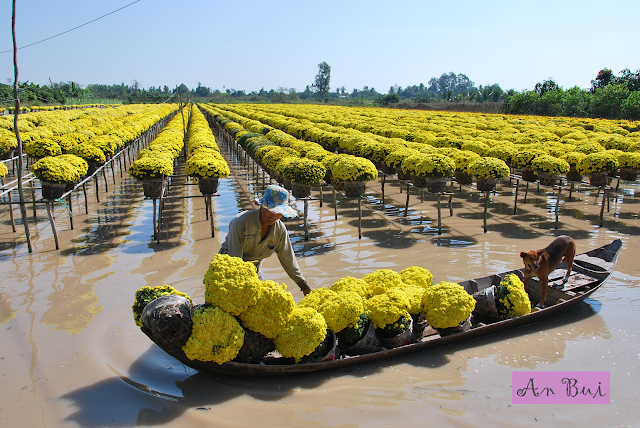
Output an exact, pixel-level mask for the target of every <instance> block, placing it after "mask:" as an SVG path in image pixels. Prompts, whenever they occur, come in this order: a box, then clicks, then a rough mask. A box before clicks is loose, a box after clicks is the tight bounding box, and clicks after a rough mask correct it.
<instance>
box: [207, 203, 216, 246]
mask: <svg viewBox="0 0 640 428" xmlns="http://www.w3.org/2000/svg"><path fill="white" fill-rule="evenodd" d="M207 198H208V199H209V211H208V215H209V220H210V221H211V237H212V238H214V237H215V236H216V227H215V224H214V223H213V195H209V196H207Z"/></svg>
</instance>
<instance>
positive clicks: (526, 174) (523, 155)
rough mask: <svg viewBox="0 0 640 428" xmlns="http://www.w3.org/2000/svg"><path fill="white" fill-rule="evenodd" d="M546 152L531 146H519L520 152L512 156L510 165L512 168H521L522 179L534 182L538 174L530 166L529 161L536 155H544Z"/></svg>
mask: <svg viewBox="0 0 640 428" xmlns="http://www.w3.org/2000/svg"><path fill="white" fill-rule="evenodd" d="M546 154H547V152H546V151H544V150H541V149H535V148H532V147H527V148H521V149H520V152H519V153H518V154H517V155H515V156H514V158H513V163H512V165H513V166H514V168H521V169H522V179H523V180H525V181H531V182H534V181H536V180H537V179H538V175H537V174H536V172H535V170H534V169H533V167H532V166H531V162H532V161H533V160H534V159H535V158H536V157H538V156H542V155H546Z"/></svg>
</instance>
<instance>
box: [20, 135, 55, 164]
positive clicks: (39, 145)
mask: <svg viewBox="0 0 640 428" xmlns="http://www.w3.org/2000/svg"><path fill="white" fill-rule="evenodd" d="M24 151H25V153H26V154H27V156H29V157H31V158H33V159H42V158H44V157H47V156H58V155H61V154H62V149H61V148H60V145H59V144H58V143H56V142H55V141H53V140H52V139H50V138H41V139H39V140H35V141H31V142H29V143H27V144H25V147H24Z"/></svg>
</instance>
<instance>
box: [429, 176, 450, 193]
mask: <svg viewBox="0 0 640 428" xmlns="http://www.w3.org/2000/svg"><path fill="white" fill-rule="evenodd" d="M426 179H427V183H426V187H427V190H428V191H429V192H431V193H442V192H444V190H445V188H446V187H447V177H426Z"/></svg>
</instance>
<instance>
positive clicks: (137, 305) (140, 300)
mask: <svg viewBox="0 0 640 428" xmlns="http://www.w3.org/2000/svg"><path fill="white" fill-rule="evenodd" d="M169 294H175V295H177V296H182V297H185V298H187V299H188V300H189V302H191V303H193V301H192V300H191V298H190V297H189V296H187V295H186V294H184V293H181V292H180V291H178V290H176V289H175V288H173V287H171V286H170V285H159V286H156V287H149V286H145V287H142V288H140V289H139V290H138V291H136V295H135V301H134V302H133V306H132V307H131V309H132V310H133V321H134V322H135V323H136V325H137V326H138V327H142V320H141V319H140V317H141V316H142V311H143V310H144V307H145V306H147V304H149V303H150V302H152V301H153V300H155V299H157V298H159V297H162V296H167V295H169Z"/></svg>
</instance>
